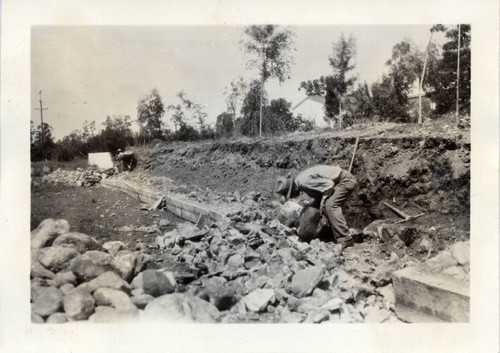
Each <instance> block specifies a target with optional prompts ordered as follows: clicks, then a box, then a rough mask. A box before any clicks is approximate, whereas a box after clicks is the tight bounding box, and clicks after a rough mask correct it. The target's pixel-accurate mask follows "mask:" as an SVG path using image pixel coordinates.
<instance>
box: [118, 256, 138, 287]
mask: <svg viewBox="0 0 500 353" xmlns="http://www.w3.org/2000/svg"><path fill="white" fill-rule="evenodd" d="M137 264H138V256H137V254H135V253H133V252H130V251H128V250H123V251H119V252H118V253H117V254H116V255H115V260H114V266H115V268H116V270H117V272H118V273H119V274H120V276H121V277H122V278H123V279H124V280H125V281H127V282H130V281H131V280H132V278H133V277H134V275H135V272H136V268H137V267H138V266H137Z"/></svg>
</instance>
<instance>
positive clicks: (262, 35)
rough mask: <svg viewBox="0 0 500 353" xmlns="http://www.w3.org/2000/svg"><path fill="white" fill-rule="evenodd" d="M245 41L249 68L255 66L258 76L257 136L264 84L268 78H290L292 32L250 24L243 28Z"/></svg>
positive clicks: (292, 46)
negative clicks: (246, 37)
mask: <svg viewBox="0 0 500 353" xmlns="http://www.w3.org/2000/svg"><path fill="white" fill-rule="evenodd" d="M245 34H246V35H247V36H248V41H247V42H244V43H243V42H242V44H243V50H244V51H245V52H246V53H247V54H249V55H250V58H249V60H248V62H247V67H248V68H249V69H254V68H257V69H258V70H259V76H260V87H259V91H260V101H259V136H262V114H263V107H264V86H265V83H266V82H267V80H268V79H270V78H277V79H278V81H279V82H284V81H285V80H287V79H289V78H290V71H291V67H292V65H293V64H294V60H293V57H292V55H291V51H292V50H295V48H294V33H293V32H292V31H290V30H288V29H286V30H284V31H282V32H278V31H277V26H275V25H264V26H250V27H248V28H247V29H245Z"/></svg>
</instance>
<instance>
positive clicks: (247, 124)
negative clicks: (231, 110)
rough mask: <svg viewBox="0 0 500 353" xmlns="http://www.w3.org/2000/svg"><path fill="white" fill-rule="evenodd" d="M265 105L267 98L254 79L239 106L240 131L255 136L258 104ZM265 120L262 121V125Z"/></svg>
mask: <svg viewBox="0 0 500 353" xmlns="http://www.w3.org/2000/svg"><path fill="white" fill-rule="evenodd" d="M261 103H262V105H264V106H265V105H266V104H267V98H266V94H265V92H262V90H261V83H260V82H259V81H258V80H254V81H252V82H251V83H250V87H249V89H248V92H247V94H246V96H245V99H244V100H243V106H242V107H241V115H242V117H241V122H240V128H241V133H242V134H243V135H246V136H256V135H257V134H259V125H260V114H259V110H260V104H261ZM266 124H267V121H264V127H265V126H266Z"/></svg>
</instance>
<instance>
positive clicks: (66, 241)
mask: <svg viewBox="0 0 500 353" xmlns="http://www.w3.org/2000/svg"><path fill="white" fill-rule="evenodd" d="M53 245H54V246H56V245H64V246H73V247H74V248H75V249H76V250H78V251H79V252H80V253H84V252H86V251H88V250H98V249H99V244H98V243H97V240H95V239H94V238H92V237H91V236H89V235H87V234H83V233H77V232H71V233H66V234H62V235H60V236H58V237H57V238H56V240H54V243H53Z"/></svg>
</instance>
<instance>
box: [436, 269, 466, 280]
mask: <svg viewBox="0 0 500 353" xmlns="http://www.w3.org/2000/svg"><path fill="white" fill-rule="evenodd" d="M442 274H444V275H448V276H452V277H454V278H455V279H457V280H459V281H466V280H467V274H466V273H465V271H464V268H463V267H462V266H451V267H448V268H447V269H445V270H444V271H443V272H442Z"/></svg>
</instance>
